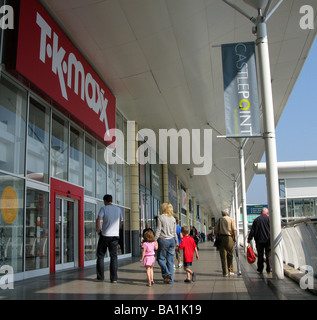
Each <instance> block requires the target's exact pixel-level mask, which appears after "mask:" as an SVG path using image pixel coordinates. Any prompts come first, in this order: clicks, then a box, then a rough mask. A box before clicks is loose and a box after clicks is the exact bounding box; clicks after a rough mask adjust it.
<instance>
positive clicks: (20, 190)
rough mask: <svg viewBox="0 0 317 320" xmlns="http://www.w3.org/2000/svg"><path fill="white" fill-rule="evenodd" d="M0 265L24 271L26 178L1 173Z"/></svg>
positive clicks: (15, 270)
mask: <svg viewBox="0 0 317 320" xmlns="http://www.w3.org/2000/svg"><path fill="white" fill-rule="evenodd" d="M0 199H1V202H0V209H1V214H0V267H1V266H3V265H9V266H11V267H13V270H14V273H19V272H22V271H23V249H24V248H23V242H24V241H23V216H24V214H23V211H24V208H23V205H24V180H22V179H19V178H15V177H11V176H8V175H4V174H1V173H0Z"/></svg>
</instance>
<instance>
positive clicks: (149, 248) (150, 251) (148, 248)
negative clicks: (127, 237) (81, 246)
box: [142, 241, 156, 257]
mask: <svg viewBox="0 0 317 320" xmlns="http://www.w3.org/2000/svg"><path fill="white" fill-rule="evenodd" d="M155 245H156V242H155V241H153V242H143V244H142V248H145V255H144V256H145V257H148V256H154V255H155V252H154V248H155Z"/></svg>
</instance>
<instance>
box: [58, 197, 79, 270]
mask: <svg viewBox="0 0 317 320" xmlns="http://www.w3.org/2000/svg"><path fill="white" fill-rule="evenodd" d="M77 211H78V201H76V200H73V199H68V198H62V197H56V218H55V220H56V221H55V230H56V232H55V261H56V270H60V269H65V268H72V267H75V263H76V256H77V254H76V250H75V248H77V246H76V242H77V241H76V234H75V230H76V229H75V227H76V217H77V216H78V212H77Z"/></svg>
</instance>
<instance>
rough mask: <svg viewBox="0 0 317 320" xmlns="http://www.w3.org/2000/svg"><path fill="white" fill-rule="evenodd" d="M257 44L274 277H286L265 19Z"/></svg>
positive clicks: (259, 31) (258, 28)
mask: <svg viewBox="0 0 317 320" xmlns="http://www.w3.org/2000/svg"><path fill="white" fill-rule="evenodd" d="M256 34H257V40H256V45H257V47H258V62H259V74H260V85H261V90H262V101H263V125H264V133H263V138H264V141H265V156H266V165H267V171H266V181H267V183H266V184H267V196H268V205H269V211H270V225H271V226H270V227H271V250H272V251H271V255H272V256H271V257H272V268H273V277H274V278H275V279H283V278H284V271H283V258H282V243H281V242H282V234H281V217H280V199H279V185H278V169H277V153H276V137H275V122H274V108H273V95H272V84H271V71H270V58H269V48H268V38H267V28H266V23H265V22H260V23H258V24H257V28H256Z"/></svg>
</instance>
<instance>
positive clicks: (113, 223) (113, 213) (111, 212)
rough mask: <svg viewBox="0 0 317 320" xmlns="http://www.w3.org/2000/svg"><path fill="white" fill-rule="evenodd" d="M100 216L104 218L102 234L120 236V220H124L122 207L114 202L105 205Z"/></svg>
mask: <svg viewBox="0 0 317 320" xmlns="http://www.w3.org/2000/svg"><path fill="white" fill-rule="evenodd" d="M98 216H99V217H100V218H101V219H102V228H101V233H102V235H103V236H104V237H119V228H120V221H122V220H123V216H122V211H121V209H120V208H119V207H116V206H114V205H112V204H111V205H107V206H103V207H102V208H101V209H100V211H99V214H98Z"/></svg>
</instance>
